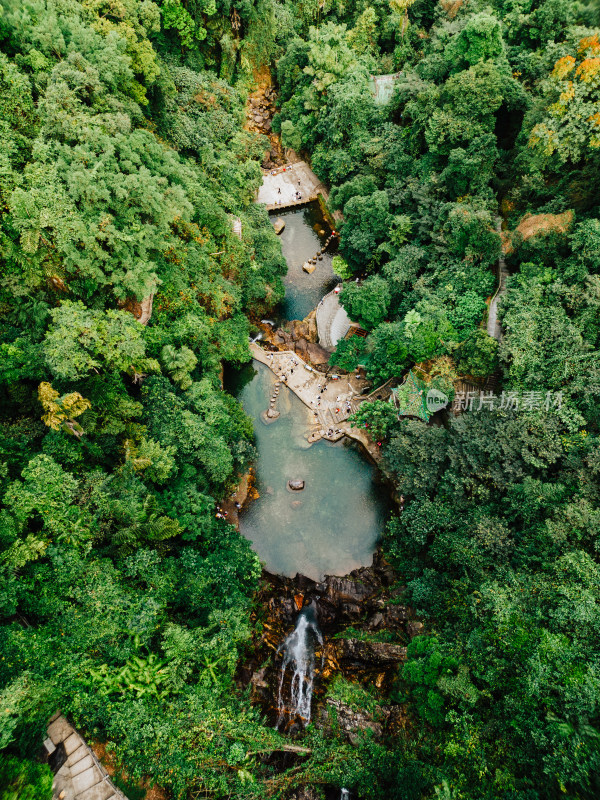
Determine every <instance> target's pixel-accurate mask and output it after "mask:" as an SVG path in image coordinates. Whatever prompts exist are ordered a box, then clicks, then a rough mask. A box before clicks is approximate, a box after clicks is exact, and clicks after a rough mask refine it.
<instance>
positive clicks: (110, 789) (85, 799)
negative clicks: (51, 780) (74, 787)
mask: <svg viewBox="0 0 600 800" xmlns="http://www.w3.org/2000/svg"><path fill="white" fill-rule="evenodd" d="M113 798H117V800H122V797H119V795H118V794H116V793H115V787H114V786H113V785H112V784H111V783H110V781H108V780H105V781H102V783H97V784H96V785H95V786H90V788H89V789H86V790H85V791H84V792H82V793H81V794H78V795H77V800H112V799H113Z"/></svg>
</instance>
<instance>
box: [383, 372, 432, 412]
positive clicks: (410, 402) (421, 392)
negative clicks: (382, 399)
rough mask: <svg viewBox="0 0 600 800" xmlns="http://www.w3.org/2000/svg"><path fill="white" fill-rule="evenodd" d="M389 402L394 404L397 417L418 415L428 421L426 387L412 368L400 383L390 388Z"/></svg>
mask: <svg viewBox="0 0 600 800" xmlns="http://www.w3.org/2000/svg"><path fill="white" fill-rule="evenodd" d="M390 402H391V403H393V404H394V406H395V407H396V410H397V411H398V416H399V417H418V418H419V419H422V420H423V422H428V421H429V417H430V416H431V413H430V412H429V410H428V409H427V387H426V385H425V384H424V383H423V381H420V380H419V379H418V378H417V377H416V375H414V374H413V372H412V370H409V372H408V375H407V376H406V378H405V379H404V381H403V382H402V384H401V385H400V386H398V387H396V388H395V389H392V395H391V397H390Z"/></svg>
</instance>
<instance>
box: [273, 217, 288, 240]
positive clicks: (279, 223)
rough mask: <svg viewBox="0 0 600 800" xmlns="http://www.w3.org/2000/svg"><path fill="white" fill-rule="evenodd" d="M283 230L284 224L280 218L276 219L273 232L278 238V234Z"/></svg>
mask: <svg viewBox="0 0 600 800" xmlns="http://www.w3.org/2000/svg"><path fill="white" fill-rule="evenodd" d="M284 228H285V222H284V221H283V220H282V219H281V217H277V219H276V220H275V222H274V223H273V229H274V230H275V233H276V234H277V235H278V236H279V234H280V233H281V231H282V230H283V229H284Z"/></svg>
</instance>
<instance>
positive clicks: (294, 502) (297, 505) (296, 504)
mask: <svg viewBox="0 0 600 800" xmlns="http://www.w3.org/2000/svg"><path fill="white" fill-rule="evenodd" d="M290 505H291V507H292V508H300V506H301V505H302V500H292V502H291V503H290Z"/></svg>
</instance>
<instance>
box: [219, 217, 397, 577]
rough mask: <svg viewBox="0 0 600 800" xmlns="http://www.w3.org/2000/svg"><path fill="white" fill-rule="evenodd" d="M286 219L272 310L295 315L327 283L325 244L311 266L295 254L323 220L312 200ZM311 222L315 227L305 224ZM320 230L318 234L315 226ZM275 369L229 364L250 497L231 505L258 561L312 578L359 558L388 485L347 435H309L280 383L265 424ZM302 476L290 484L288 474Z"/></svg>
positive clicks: (382, 512)
mask: <svg viewBox="0 0 600 800" xmlns="http://www.w3.org/2000/svg"><path fill="white" fill-rule="evenodd" d="M276 216H281V217H282V218H283V219H284V221H285V223H286V227H285V229H284V231H283V233H282V234H281V244H282V249H283V253H284V256H285V258H286V261H287V263H288V273H287V275H286V277H285V279H284V283H285V286H286V297H285V301H284V303H283V308H282V314H285V317H286V318H287V319H302V318H303V317H304V316H306V315H307V314H308V313H309V312H310V311H311V310H312V309H313V308H314V307H315V306H316V305H317V304H318V302H319V300H320V299H321V297H322V296H323V294H325V293H326V292H327V291H329V290H330V288H331V286H332V285H334V284H335V283H336V279H335V277H334V275H333V272H332V270H331V260H332V256H331V254H329V253H325V255H324V257H323V260H322V261H318V262H317V268H316V270H315V271H314V272H313V273H312V275H307V274H306V273H305V272H303V271H302V264H303V263H304V261H306V259H307V258H309V257H310V256H313V255H314V254H315V253H316V251H317V249H319V248H320V247H321V246H322V243H323V242H324V241H325V238H326V234H327V233H329V227H328V226H327V224H326V222H325V221H324V219H323V217H322V215H321V212H320V209H319V206H318V204H316V203H314V204H312V205H311V206H309V207H305V208H301V209H293V210H290V211H287V212H285V211H284V212H283V213H280V214H278V215H276ZM315 229H316V230H315ZM319 229H320V230H323V231H326V233H325V234H323V235H321V236H319V235H318V233H317V232H316V231H318V230H319ZM274 383H275V376H274V375H273V373H272V372H271V370H269V369H268V368H267V367H265V366H263V365H262V364H260V363H258V362H256V361H254V362H252V364H251V365H248V366H246V367H245V368H244V369H242V370H240V371H238V372H237V374H236V375H234V376H233V377H232V379H231V381H230V388H231V390H232V391H233V392H234V394H236V396H237V397H238V399H239V400H240V401H241V403H242V405H243V407H244V409H245V411H246V413H247V414H248V415H249V416H250V417H251V418H252V420H253V422H254V430H255V434H256V445H257V449H258V461H257V464H256V488H257V490H258V493H259V495H260V496H259V498H258V499H257V500H255V501H254V502H252V503H251V504H250V505H249V506H247V507H246V508H245V509H244V511H243V512H242V513H241V515H240V531H241V533H242V534H243V535H244V536H246V537H247V538H248V539H249V540H250V541H251V542H252V546H253V548H254V550H255V551H256V552H257V553H258V555H259V557H260V559H261V561H263V563H264V564H265V566H266V569H267V570H268V571H269V572H271V573H273V574H277V575H285V576H288V577H294V576H295V575H296V574H298V573H299V574H301V575H305V576H307V577H308V578H311V579H313V580H316V581H319V580H322V579H323V577H324V576H325V575H346V574H348V573H349V572H351V571H352V570H353V569H356V568H358V567H361V566H369V565H370V564H371V563H372V557H373V552H374V550H375V547H376V544H377V540H378V538H379V536H380V533H381V531H382V528H383V525H384V522H385V516H386V513H387V511H388V505H389V500H388V492H387V490H386V488H385V486H384V485H383V484H382V483H379V482H378V474H377V470H376V469H375V468H374V467H373V466H372V465H371V464H370V463H368V462H367V461H366V460H365V459H364V457H363V456H362V454H361V452H360V450H359V448H358V446H357V445H356V444H354V443H353V442H350V441H349V440H347V439H342V440H341V441H340V442H337V443H331V442H327V441H325V440H321V441H318V442H316V443H315V444H312V445H309V443H308V442H307V440H306V434H307V431H308V430H309V429H310V425H311V422H312V412H311V411H310V410H309V409H308V408H307V407H306V406H305V405H304V404H303V403H302V401H301V400H299V398H298V397H296V395H295V394H294V393H293V392H291V391H290V390H289V389H288V388H287V387H286V386H285V385H283V384H282V385H281V388H280V394H279V397H278V399H277V410H278V411H279V412H280V416H279V418H278V419H277V420H275V421H274V422H271V423H270V424H268V425H267V424H265V422H264V421H263V420H262V419H261V414H262V413H263V412H264V411H265V409H266V408H267V407H268V405H269V398H270V397H271V395H272V394H273V387H274ZM294 479H300V480H303V481H305V488H304V490H303V491H299V492H292V491H290V489H288V486H287V482H288V480H294Z"/></svg>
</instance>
